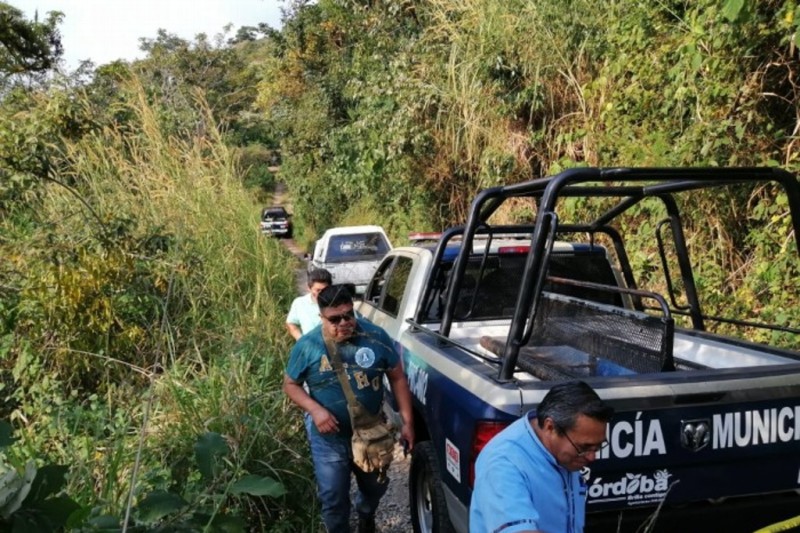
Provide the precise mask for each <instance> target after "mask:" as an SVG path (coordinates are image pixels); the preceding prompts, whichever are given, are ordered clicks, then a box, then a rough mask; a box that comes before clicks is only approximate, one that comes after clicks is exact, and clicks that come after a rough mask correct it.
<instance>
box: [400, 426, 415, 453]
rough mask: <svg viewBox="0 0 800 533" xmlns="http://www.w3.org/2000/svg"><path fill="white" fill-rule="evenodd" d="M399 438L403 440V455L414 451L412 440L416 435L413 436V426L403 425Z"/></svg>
mask: <svg viewBox="0 0 800 533" xmlns="http://www.w3.org/2000/svg"><path fill="white" fill-rule="evenodd" d="M400 438H401V439H402V440H403V442H404V445H403V451H404V452H405V453H408V452H410V451H411V450H413V449H414V440H415V438H416V435H414V424H403V427H402V428H400Z"/></svg>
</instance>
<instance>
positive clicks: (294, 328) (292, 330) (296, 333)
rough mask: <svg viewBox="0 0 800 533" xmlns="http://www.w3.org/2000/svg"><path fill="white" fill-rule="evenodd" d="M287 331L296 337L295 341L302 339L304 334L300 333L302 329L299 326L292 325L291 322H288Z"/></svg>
mask: <svg viewBox="0 0 800 533" xmlns="http://www.w3.org/2000/svg"><path fill="white" fill-rule="evenodd" d="M286 330H287V331H288V332H289V335H291V336H292V337H294V340H298V339H299V338H300V337H302V336H303V332H302V331H300V327H299V326H298V325H297V324H292V323H291V322H287V323H286Z"/></svg>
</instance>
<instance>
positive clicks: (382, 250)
mask: <svg viewBox="0 0 800 533" xmlns="http://www.w3.org/2000/svg"><path fill="white" fill-rule="evenodd" d="M391 249H392V244H391V242H389V238H388V237H387V236H386V232H384V231H383V228H382V227H380V226H341V227H338V228H331V229H329V230H327V231H326V232H325V233H324V234H323V235H322V237H321V238H320V239H319V240H318V241H317V242H316V244H315V245H314V252H313V254H312V255H311V260H310V261H309V263H308V270H313V269H315V268H324V269H325V270H327V271H329V272H330V273H331V275H332V276H333V283H335V284H342V283H352V284H353V285H354V286H355V289H356V294H363V293H364V289H365V288H366V286H367V283H369V280H370V279H371V278H372V274H373V273H374V272H375V268H377V266H378V263H380V261H381V259H383V257H384V256H385V255H386V254H387V253H388V252H389V251H390V250H391Z"/></svg>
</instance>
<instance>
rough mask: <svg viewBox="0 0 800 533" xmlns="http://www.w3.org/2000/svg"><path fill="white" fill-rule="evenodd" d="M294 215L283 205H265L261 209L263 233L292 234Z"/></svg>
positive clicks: (289, 235)
mask: <svg viewBox="0 0 800 533" xmlns="http://www.w3.org/2000/svg"><path fill="white" fill-rule="evenodd" d="M291 218H292V215H290V214H289V213H287V212H286V209H284V207H283V206H280V205H276V206H272V207H265V208H264V210H263V211H261V233H263V234H265V235H275V236H276V237H286V238H290V237H291V236H292V221H291Z"/></svg>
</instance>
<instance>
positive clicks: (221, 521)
mask: <svg viewBox="0 0 800 533" xmlns="http://www.w3.org/2000/svg"><path fill="white" fill-rule="evenodd" d="M210 526H211V529H210V530H211V531H216V532H219V533H244V532H245V531H246V524H245V523H244V520H242V519H241V518H238V517H236V516H227V515H217V516H215V517H214V519H213V520H212V521H211V524H210Z"/></svg>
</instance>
